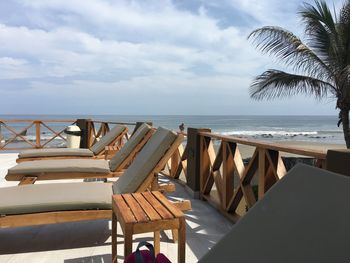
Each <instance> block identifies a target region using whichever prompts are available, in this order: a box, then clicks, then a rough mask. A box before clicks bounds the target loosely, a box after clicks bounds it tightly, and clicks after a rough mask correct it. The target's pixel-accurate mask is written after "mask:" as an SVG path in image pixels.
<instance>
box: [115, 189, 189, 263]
mask: <svg viewBox="0 0 350 263" xmlns="http://www.w3.org/2000/svg"><path fill="white" fill-rule="evenodd" d="M112 210H113V215H112V262H117V222H119V223H120V226H121V229H122V231H123V233H124V259H125V257H126V256H128V255H129V254H130V253H131V252H132V238H133V235H134V234H140V233H148V232H153V233H154V251H155V254H156V255H157V254H158V253H159V252H160V231H163V230H168V229H170V230H172V231H176V233H178V262H181V263H183V262H185V258H186V254H185V248H186V222H185V216H184V214H183V212H182V211H181V209H179V208H178V207H176V205H174V204H173V203H171V202H170V201H168V200H167V199H166V198H165V197H164V196H163V195H162V194H161V193H160V192H158V191H151V192H144V193H132V194H122V195H113V197H112Z"/></svg>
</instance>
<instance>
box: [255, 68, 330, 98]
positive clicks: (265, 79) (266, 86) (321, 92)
mask: <svg viewBox="0 0 350 263" xmlns="http://www.w3.org/2000/svg"><path fill="white" fill-rule="evenodd" d="M329 93H330V94H332V95H336V89H335V87H334V86H333V85H332V84H330V83H328V82H325V81H322V80H319V79H316V78H312V77H309V76H302V75H295V74H290V73H286V72H284V71H279V70H275V69H270V70H267V71H265V72H264V73H262V74H261V75H259V76H257V77H256V78H255V79H254V81H253V83H252V84H251V86H250V96H251V97H252V98H253V99H256V100H261V99H274V98H282V97H291V96H294V95H297V94H305V95H314V96H315V97H316V98H318V99H321V98H324V97H327V95H328V94H329Z"/></svg>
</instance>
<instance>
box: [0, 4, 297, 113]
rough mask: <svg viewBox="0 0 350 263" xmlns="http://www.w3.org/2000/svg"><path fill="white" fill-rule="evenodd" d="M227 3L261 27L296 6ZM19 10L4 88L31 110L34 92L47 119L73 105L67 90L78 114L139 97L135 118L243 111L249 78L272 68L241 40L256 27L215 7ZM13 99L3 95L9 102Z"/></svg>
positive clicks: (6, 24)
mask: <svg viewBox="0 0 350 263" xmlns="http://www.w3.org/2000/svg"><path fill="white" fill-rule="evenodd" d="M227 1H230V3H231V4H232V12H233V13H234V12H237V9H238V10H240V12H242V13H244V12H245V13H249V15H250V16H253V17H254V19H256V20H257V21H258V22H259V23H261V24H263V23H265V22H276V24H278V21H279V20H281V19H283V21H293V19H294V14H295V12H294V7H295V6H296V3H297V2H296V1H294V2H293V1H292V2H288V3H287V4H286V3H284V2H279V1H277V0H268V1H259V0H251V1H248V0H227ZM12 2H13V3H14V1H12ZM15 2H16V3H17V5H19V6H16V11H17V13H16V16H12V15H11V14H8V15H9V17H7V16H4V17H6V19H5V18H3V19H2V18H1V16H0V71H1V72H0V81H4V80H8V79H13V80H16V79H17V80H22V79H25V81H26V82H23V83H22V84H23V85H25V84H26V85H27V86H26V87H21V88H22V89H23V88H25V91H24V92H25V93H21V94H22V95H23V96H24V94H25V97H26V98H33V100H32V102H33V104H32V105H31V107H33V108H36V106H35V104H34V103H35V102H37V100H39V99H38V98H37V96H38V94H40V96H45V97H46V101H47V105H46V106H47V109H48V111H50V109H51V110H52V111H53V109H58V108H59V104H67V105H68V104H69V103H72V104H73V101H74V99H75V98H74V97H72V96H71V94H72V92H73V93H74V94H76V96H79V97H80V100H79V103H78V105H79V107H80V108H79V107H78V110H79V109H80V110H81V111H86V110H87V109H88V106H89V105H95V104H94V103H101V104H100V105H99V107H97V108H99V109H102V107H107V108H108V109H110V110H109V113H113V112H110V111H111V110H114V111H115V113H116V112H118V113H120V112H121V111H123V110H125V109H128V110H130V106H129V107H128V105H129V104H130V102H129V101H132V100H133V98H134V97H136V98H138V99H137V101H138V104H137V105H139V106H138V107H136V108H133V110H135V111H138V112H140V113H145V108H144V107H146V108H147V110H148V112H149V113H154V112H156V111H158V110H159V106H158V105H159V104H163V106H165V107H167V106H170V107H167V108H168V109H167V110H166V111H164V112H163V113H173V114H176V113H179V114H180V113H182V114H183V113H188V114H194V113H196V114H199V113H206V114H210V113H211V114H215V113H231V114H235V113H237V114H238V113H244V110H242V109H243V108H244V107H245V106H246V105H247V104H249V103H251V101H250V99H249V98H248V92H247V90H248V86H249V84H250V81H251V79H252V77H253V76H254V75H256V74H257V73H259V72H260V71H262V70H264V69H265V67H266V65H267V64H268V63H270V60H269V59H268V58H266V57H263V56H262V55H260V54H259V53H258V52H257V51H255V50H254V49H253V47H252V45H251V44H249V43H248V41H247V39H246V37H247V35H248V33H249V32H250V31H251V30H252V29H253V28H250V27H247V26H239V25H238V24H239V23H233V24H232V25H226V26H225V27H223V26H222V25H221V24H220V22H221V21H220V18H219V17H218V16H216V17H215V18H214V17H213V16H210V12H209V11H210V8H211V7H212V6H213V4H215V5H214V7H218V6H219V4H217V3H211V4H210V5H208V4H207V3H206V1H203V2H202V4H201V5H200V6H199V8H198V10H195V11H193V10H186V9H184V8H181V9H179V8H177V7H176V5H174V3H173V2H172V1H170V0H168V1H157V0H154V1H152V0H149V1H107V0H104V1H102V0H90V1H79V0H71V1H61V0H52V1H44V0H17V1H15ZM9 3H11V1H10V2H9ZM0 5H1V3H0ZM0 7H1V6H0ZM19 7H21V8H19ZM233 7H234V8H233ZM280 8H282V9H281V10H282V12H281V10H279V9H280ZM291 10H293V11H292V12H291ZM284 11H286V12H284ZM291 13H293V15H292V14H291ZM243 15H244V14H243ZM233 17H234V16H233ZM235 22H237V21H235ZM0 89H2V90H3V89H6V86H4V85H2V86H1V85H0ZM15 92H16V90H15V89H14V90H7V91H6V92H5V93H6V96H8V97H7V98H11V96H13V98H14V97H15ZM110 95H113V96H110ZM97 98H99V100H96V99H97ZM114 98H119V103H118V105H117V106H115V105H116V104H115V99H114ZM120 98H125V99H122V100H120ZM213 98H214V99H215V98H218V101H217V102H212V100H213ZM42 101H43V100H42ZM106 101H107V102H108V103H106ZM179 102H180V103H182V105H183V107H181V109H179V110H177V109H176V107H177V106H178V103H179ZM231 104H234V106H231ZM54 105H56V106H54ZM120 105H122V106H123V107H122V106H120ZM212 105H213V106H212ZM266 105H267V107H268V105H269V103H267V104H266ZM18 109H19V110H21V107H19V108H18ZM170 109H172V110H170ZM174 109H175V110H174ZM94 110H96V109H92V111H91V113H94ZM233 110H236V111H237V112H235V111H233ZM170 111H171V112H170ZM228 111H230V112H228ZM231 111H232V112H231ZM253 111H254V109H253ZM257 112H259V110H257ZM100 113H103V112H100ZM124 113H127V112H124ZM132 113H135V114H136V113H137V112H132Z"/></svg>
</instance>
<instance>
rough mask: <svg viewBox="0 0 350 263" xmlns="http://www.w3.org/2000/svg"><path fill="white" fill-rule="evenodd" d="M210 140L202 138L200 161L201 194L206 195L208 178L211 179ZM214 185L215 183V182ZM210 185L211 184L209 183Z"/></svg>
mask: <svg viewBox="0 0 350 263" xmlns="http://www.w3.org/2000/svg"><path fill="white" fill-rule="evenodd" d="M207 140H210V138H206V137H201V138H200V151H201V152H200V161H199V165H200V167H199V173H200V175H199V176H200V186H201V187H200V192H201V193H204V194H206V193H207V189H208V187H207V186H206V185H207V184H208V182H207V181H208V177H210V160H209V154H208V142H207ZM213 179H214V178H213ZM213 183H214V181H213ZM209 184H211V183H210V182H209Z"/></svg>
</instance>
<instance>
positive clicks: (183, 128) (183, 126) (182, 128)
mask: <svg viewBox="0 0 350 263" xmlns="http://www.w3.org/2000/svg"><path fill="white" fill-rule="evenodd" d="M179 129H180V132H182V133H183V132H184V131H185V124H184V123H181V124H180V125H179Z"/></svg>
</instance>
